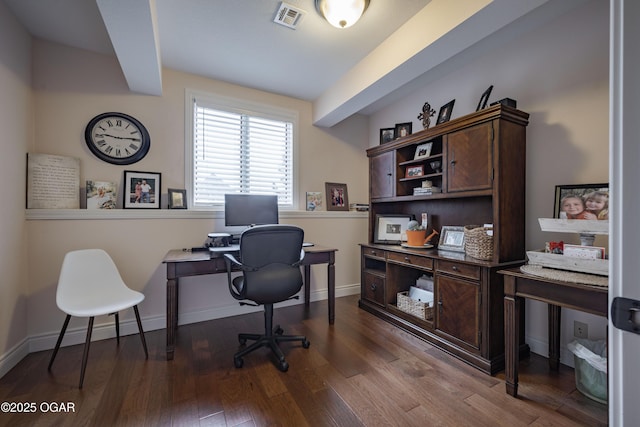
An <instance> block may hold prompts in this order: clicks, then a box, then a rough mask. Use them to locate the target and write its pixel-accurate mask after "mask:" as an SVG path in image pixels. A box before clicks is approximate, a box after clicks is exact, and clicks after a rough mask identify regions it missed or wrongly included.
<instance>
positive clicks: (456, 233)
mask: <svg viewBox="0 0 640 427" xmlns="http://www.w3.org/2000/svg"><path fill="white" fill-rule="evenodd" d="M438 249H440V250H443V251H452V252H464V227H459V226H454V225H445V226H443V227H442V230H440V243H438Z"/></svg>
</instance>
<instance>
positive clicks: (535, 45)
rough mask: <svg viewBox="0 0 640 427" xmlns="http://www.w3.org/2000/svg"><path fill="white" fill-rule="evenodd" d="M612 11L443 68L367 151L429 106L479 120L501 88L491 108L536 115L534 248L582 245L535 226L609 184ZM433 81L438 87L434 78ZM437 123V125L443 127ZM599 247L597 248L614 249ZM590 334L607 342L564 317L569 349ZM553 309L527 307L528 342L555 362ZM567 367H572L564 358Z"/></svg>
mask: <svg viewBox="0 0 640 427" xmlns="http://www.w3.org/2000/svg"><path fill="white" fill-rule="evenodd" d="M608 13H609V11H608V2H603V1H599V0H595V1H592V2H589V3H587V4H586V5H584V6H581V7H579V8H578V9H576V10H572V11H571V12H570V13H569V14H567V15H565V16H563V17H560V18H559V19H557V20H555V21H553V22H549V23H548V24H547V25H545V26H543V27H541V28H537V29H536V30H535V31H534V32H525V33H523V34H519V32H520V30H521V28H520V27H517V28H515V29H509V30H508V31H506V32H504V33H503V34H501V35H498V36H495V37H492V38H491V40H490V42H483V43H480V46H479V47H478V48H477V49H476V50H475V51H474V52H465V53H464V54H463V55H461V57H459V58H456V59H454V61H453V65H449V66H447V67H441V68H440V69H438V70H435V71H434V72H433V73H431V75H430V76H429V77H428V78H429V79H430V81H428V82H427V83H424V84H423V85H421V86H420V88H419V89H418V90H415V91H414V92H413V93H412V94H409V95H408V96H407V97H405V98H404V99H403V100H402V101H399V102H397V103H395V104H393V105H391V106H389V107H387V108H385V109H384V110H383V111H380V112H379V113H377V114H374V115H373V116H371V120H370V127H369V137H370V141H369V144H370V145H371V146H373V145H377V144H378V142H379V139H378V135H379V129H380V128H385V127H390V126H393V125H394V124H395V123H400V122H405V121H409V120H412V121H413V127H414V129H422V124H421V122H420V121H418V119H417V115H418V113H419V112H420V111H421V109H422V105H423V104H424V103H425V102H426V101H428V102H429V103H431V105H432V107H433V108H434V109H435V110H436V116H437V114H438V110H439V108H440V106H442V105H444V104H446V103H447V102H449V101H450V100H452V99H455V105H454V109H453V113H452V118H456V117H460V116H462V115H465V114H468V113H470V112H473V111H475V109H476V106H477V103H478V100H479V98H480V95H481V94H482V93H483V92H484V90H485V89H486V88H487V87H489V85H493V86H494V87H493V91H492V93H491V96H490V102H493V101H496V100H498V99H502V98H505V97H509V98H513V99H515V100H517V102H518V108H519V109H521V110H523V111H526V112H528V113H529V114H530V115H531V116H530V118H529V126H528V128H527V186H526V192H527V195H526V204H527V205H526V248H527V249H538V248H544V243H545V241H549V240H564V241H566V242H570V243H577V244H579V239H578V236H576V235H557V234H553V235H552V234H549V233H543V232H541V231H540V228H539V226H538V221H537V218H540V217H551V216H552V215H553V204H554V190H555V186H556V185H564V184H581V183H582V184H584V183H599V182H607V181H608V158H609V153H608V142H607V141H608V139H609V136H608V123H607V119H608V116H607V114H608V113H607V112H608V96H609V92H608V83H609V80H608V78H609V76H608V55H609V49H608V48H609V46H608V43H609V27H608V24H609V21H608ZM434 76H435V77H434ZM435 119H436V117H434V118H433V121H432V122H433V123H435ZM606 243H607V241H606V238H603V237H598V238H597V240H596V244H602V245H606ZM574 319H579V320H581V321H584V322H587V323H589V324H590V328H589V332H590V336H591V337H592V338H594V339H595V338H604V337H605V327H606V320H605V319H603V318H599V317H596V316H591V315H588V314H584V313H579V312H575V311H571V310H563V323H562V325H563V326H562V332H561V334H562V345H563V346H564V345H565V344H566V343H567V342H568V341H571V340H572V339H573V321H574ZM546 324H547V311H546V305H543V304H539V303H536V302H533V303H531V302H527V342H528V343H529V344H530V345H531V347H532V349H533V350H534V351H536V352H538V353H539V354H543V355H545V356H546V355H547V342H548V341H547V330H546ZM563 362H565V363H570V364H572V358H571V357H570V355H569V354H568V353H567V352H565V353H563Z"/></svg>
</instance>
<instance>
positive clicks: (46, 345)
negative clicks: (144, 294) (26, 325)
mask: <svg viewBox="0 0 640 427" xmlns="http://www.w3.org/2000/svg"><path fill="white" fill-rule="evenodd" d="M359 293H360V284H359V283H357V284H353V285H345V286H336V298H338V297H343V296H348V295H356V294H359ZM303 298H304V296H302V295H301V296H300V299H298V300H289V301H285V302H283V303H279V304H277V305H276V307H287V306H290V305H295V304H302V303H303ZM327 298H328V292H327V290H326V289H324V290H318V291H314V292H312V293H311V295H310V299H311V301H321V300H326V299H327ZM254 311H262V307H252V306H240V305H239V304H236V303H234V304H230V305H228V306H223V307H215V308H210V309H206V310H199V311H192V312H182V313H180V318H179V322H178V323H179V324H180V325H188V324H190V323H197V322H204V321H207V320H213V319H220V318H223V317H230V316H237V315H240V314H245V313H251V312H254ZM141 321H142V328H143V329H144V330H145V332H148V331H155V330H158V329H165V328H166V326H167V318H166V316H165V315H164V314H162V315H156V316H147V317H143V318H142V319H141ZM60 326H62V325H60ZM137 333H138V325H137V324H136V321H135V319H128V320H123V319H120V336H126V335H132V334H137ZM59 334H60V331H59V330H58V331H56V332H52V333H45V334H39V335H32V336H30V337H27V338H25V339H24V340H22V341H21V342H20V343H18V344H16V345H15V346H14V347H13V348H11V349H9V351H8V352H6V353H4V354H3V355H1V356H0V378H2V377H3V376H4V375H5V374H6V373H7V372H9V371H10V370H11V369H13V367H14V366H16V365H17V364H18V363H19V362H20V361H21V360H22V359H24V358H25V357H26V356H27V355H28V354H29V353H34V352H37V351H43V350H50V349H52V348H54V347H55V345H56V341H57V340H58V335H59ZM86 334H87V329H86V326H80V327H75V328H68V329H67V331H66V333H65V336H64V340H63V341H62V347H66V346H70V345H76V344H83V343H84V341H85V339H86V336H87V335H86ZM115 336H116V331H115V327H114V326H113V320H112V319H111V320H110V321H109V322H105V323H102V324H94V326H93V332H92V334H91V341H92V342H93V341H100V340H105V339H110V338H115Z"/></svg>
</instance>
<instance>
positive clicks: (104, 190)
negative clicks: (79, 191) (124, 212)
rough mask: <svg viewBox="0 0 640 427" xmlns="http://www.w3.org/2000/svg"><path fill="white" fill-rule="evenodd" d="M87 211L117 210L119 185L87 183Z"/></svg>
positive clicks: (107, 182) (105, 182)
mask: <svg viewBox="0 0 640 427" xmlns="http://www.w3.org/2000/svg"><path fill="white" fill-rule="evenodd" d="M86 184H87V185H86V194H87V209H115V208H116V201H117V200H118V199H117V194H118V184H116V183H115V182H110V181H91V180H89V181H87V183H86Z"/></svg>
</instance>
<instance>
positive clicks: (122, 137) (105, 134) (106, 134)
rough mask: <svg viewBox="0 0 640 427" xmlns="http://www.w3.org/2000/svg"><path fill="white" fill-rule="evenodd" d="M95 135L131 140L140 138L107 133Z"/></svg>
mask: <svg viewBox="0 0 640 427" xmlns="http://www.w3.org/2000/svg"><path fill="white" fill-rule="evenodd" d="M96 136H108V137H110V138H115V139H130V140H132V141H140V138H128V137H126V136H115V135H109V134H108V133H97V134H96Z"/></svg>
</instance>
